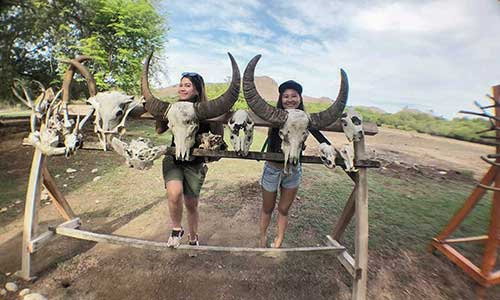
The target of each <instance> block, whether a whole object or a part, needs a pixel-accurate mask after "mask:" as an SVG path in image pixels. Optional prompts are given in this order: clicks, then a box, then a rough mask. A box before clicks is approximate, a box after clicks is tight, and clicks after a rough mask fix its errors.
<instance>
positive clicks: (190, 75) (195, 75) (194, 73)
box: [181, 72, 201, 77]
mask: <svg viewBox="0 0 500 300" xmlns="http://www.w3.org/2000/svg"><path fill="white" fill-rule="evenodd" d="M181 76H182V77H186V76H187V77H201V76H200V74H198V73H196V72H184V73H182V74H181Z"/></svg>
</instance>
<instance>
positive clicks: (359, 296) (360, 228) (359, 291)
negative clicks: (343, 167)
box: [352, 136, 368, 300]
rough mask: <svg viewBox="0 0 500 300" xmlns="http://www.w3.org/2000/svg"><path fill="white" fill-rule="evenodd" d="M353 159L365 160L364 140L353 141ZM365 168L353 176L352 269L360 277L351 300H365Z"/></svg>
mask: <svg viewBox="0 0 500 300" xmlns="http://www.w3.org/2000/svg"><path fill="white" fill-rule="evenodd" d="M354 157H355V158H356V161H359V160H364V159H366V150H365V138H364V136H363V137H361V138H360V139H359V141H354ZM366 172H367V170H366V168H359V171H358V172H357V173H356V174H355V178H354V179H355V180H354V182H355V184H354V201H355V213H354V214H355V216H356V219H355V222H356V229H355V232H356V233H355V235H354V247H355V250H354V251H355V255H354V267H355V268H356V269H360V270H361V272H360V276H359V277H357V278H355V279H354V284H353V289H352V291H353V292H352V299H353V300H365V299H366V295H367V281H368V179H367V174H366Z"/></svg>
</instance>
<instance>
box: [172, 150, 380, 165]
mask: <svg viewBox="0 0 500 300" xmlns="http://www.w3.org/2000/svg"><path fill="white" fill-rule="evenodd" d="M165 154H167V155H175V147H168V148H167V150H166V152H165ZM191 155H192V156H203V157H220V158H237V159H251V160H272V161H284V160H285V159H284V156H283V153H270V152H257V151H250V152H249V153H248V156H245V157H242V156H240V155H239V154H238V153H236V152H235V151H221V150H205V149H193V150H192V152H191ZM300 161H301V162H302V163H310V164H322V163H323V162H322V161H321V158H319V157H317V156H301V158H300ZM335 163H336V164H337V166H339V167H345V165H344V162H343V161H342V160H341V159H340V158H337V159H336V160H335ZM354 166H355V167H357V168H379V167H380V162H379V161H376V160H369V159H361V160H357V161H356V162H355V164H354Z"/></svg>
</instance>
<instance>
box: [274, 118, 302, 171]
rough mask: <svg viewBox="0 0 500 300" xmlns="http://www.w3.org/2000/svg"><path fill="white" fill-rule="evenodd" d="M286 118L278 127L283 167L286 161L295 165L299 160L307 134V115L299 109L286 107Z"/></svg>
mask: <svg viewBox="0 0 500 300" xmlns="http://www.w3.org/2000/svg"><path fill="white" fill-rule="evenodd" d="M286 111H287V113H288V118H287V119H286V121H285V123H283V125H282V126H281V127H280V130H279V136H280V138H281V141H282V142H281V150H282V151H283V155H284V158H285V168H286V167H287V162H288V161H290V162H291V163H292V165H297V164H298V162H299V158H300V154H301V152H302V146H303V144H304V142H305V140H306V138H307V136H308V135H309V130H307V127H308V125H309V116H308V115H307V114H306V113H305V112H304V111H302V110H300V109H287V110H286Z"/></svg>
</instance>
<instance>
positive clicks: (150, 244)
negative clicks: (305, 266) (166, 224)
mask: <svg viewBox="0 0 500 300" xmlns="http://www.w3.org/2000/svg"><path fill="white" fill-rule="evenodd" d="M56 233H57V234H59V235H63V236H67V237H72V238H76V239H81V240H88V241H94V242H103V243H110V244H115V245H122V246H128V247H134V248H141V249H151V250H157V251H165V250H174V251H175V250H189V251H217V252H256V253H273V254H277V253H284V252H326V253H336V252H340V251H344V250H345V247H342V246H340V247H336V246H327V247H298V248H279V249H274V248H247V247H222V246H204V245H201V246H189V245H180V246H179V247H178V248H176V249H172V248H170V247H168V246H167V243H166V242H155V241H148V240H143V239H138V238H131V237H124V236H119V235H113V234H101V233H95V232H90V231H85V230H80V229H71V228H65V227H61V226H58V227H57V228H56Z"/></svg>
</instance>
